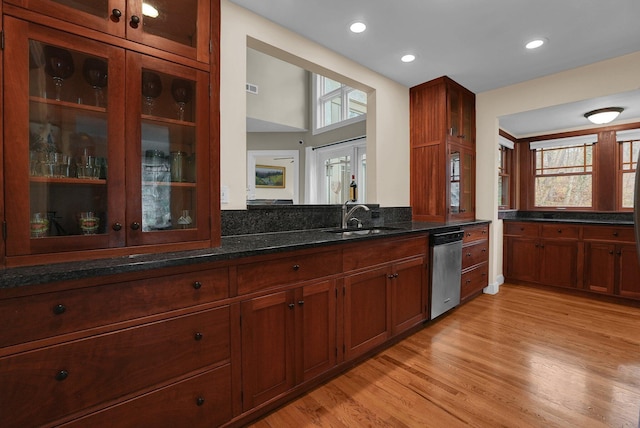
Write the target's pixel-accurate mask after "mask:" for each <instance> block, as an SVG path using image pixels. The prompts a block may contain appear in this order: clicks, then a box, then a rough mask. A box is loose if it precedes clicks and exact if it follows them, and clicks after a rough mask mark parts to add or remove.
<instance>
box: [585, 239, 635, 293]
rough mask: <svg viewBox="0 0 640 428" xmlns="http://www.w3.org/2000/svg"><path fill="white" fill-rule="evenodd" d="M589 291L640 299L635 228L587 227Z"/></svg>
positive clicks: (586, 267) (587, 276)
mask: <svg viewBox="0 0 640 428" xmlns="http://www.w3.org/2000/svg"><path fill="white" fill-rule="evenodd" d="M584 241H585V250H584V256H585V261H584V266H585V274H584V281H585V286H584V288H586V289H587V290H590V291H595V292H599V293H604V294H610V295H619V296H622V297H628V298H633V299H638V298H640V282H639V281H638V279H639V278H640V266H639V265H638V257H637V250H636V246H635V236H634V234H633V227H613V226H585V227H584Z"/></svg>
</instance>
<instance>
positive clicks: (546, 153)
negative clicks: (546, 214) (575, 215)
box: [530, 135, 597, 208]
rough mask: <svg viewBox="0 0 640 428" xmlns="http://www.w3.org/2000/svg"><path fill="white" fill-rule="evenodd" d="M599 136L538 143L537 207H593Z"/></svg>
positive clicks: (536, 147) (535, 175)
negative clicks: (594, 168)
mask: <svg viewBox="0 0 640 428" xmlns="http://www.w3.org/2000/svg"><path fill="white" fill-rule="evenodd" d="M596 141H597V136H596V135H585V136H580V137H572V138H563V139H556V140H547V141H537V142H532V143H530V148H531V149H532V150H534V151H535V156H534V162H535V174H534V177H535V178H534V187H535V192H534V193H535V196H534V198H535V199H534V206H535V207H537V208H548V207H555V208H591V207H592V206H593V144H594V143H595V142H596Z"/></svg>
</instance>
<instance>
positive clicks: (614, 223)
mask: <svg viewBox="0 0 640 428" xmlns="http://www.w3.org/2000/svg"><path fill="white" fill-rule="evenodd" d="M503 220H504V221H531V222H540V223H574V224H594V225H598V224H599V225H603V226H633V221H627V220H613V219H610V220H586V219H575V218H574V219H566V218H565V219H557V218H556V219H554V218H531V217H523V218H517V217H516V218H505V219H503Z"/></svg>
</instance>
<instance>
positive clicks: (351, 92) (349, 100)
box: [313, 74, 367, 133]
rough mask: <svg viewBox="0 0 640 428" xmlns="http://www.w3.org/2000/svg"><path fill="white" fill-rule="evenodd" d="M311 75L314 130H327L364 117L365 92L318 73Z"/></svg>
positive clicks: (365, 112)
mask: <svg viewBox="0 0 640 428" xmlns="http://www.w3.org/2000/svg"><path fill="white" fill-rule="evenodd" d="M313 77H314V83H315V84H314V99H315V100H316V102H315V103H314V118H315V120H314V132H316V133H317V132H324V131H328V130H330V129H335V128H338V127H340V126H343V125H347V124H350V123H353V122H357V121H359V120H364V119H365V118H366V115H367V94H366V93H364V92H362V91H360V90H357V89H353V88H351V87H349V86H347V85H345V84H343V83H340V82H337V81H335V80H333V79H329V78H328V77H325V76H321V75H319V74H314V75H313Z"/></svg>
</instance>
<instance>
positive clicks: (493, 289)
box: [482, 275, 504, 294]
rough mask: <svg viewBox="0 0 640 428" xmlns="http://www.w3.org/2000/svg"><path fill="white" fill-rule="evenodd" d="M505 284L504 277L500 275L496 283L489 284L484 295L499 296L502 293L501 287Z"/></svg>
mask: <svg viewBox="0 0 640 428" xmlns="http://www.w3.org/2000/svg"><path fill="white" fill-rule="evenodd" d="M502 284H504V276H502V275H498V277H497V278H496V282H494V283H492V284H489V285H488V286H486V287H485V288H484V289H483V290H482V292H483V293H484V294H498V292H499V291H500V286H501V285H502Z"/></svg>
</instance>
